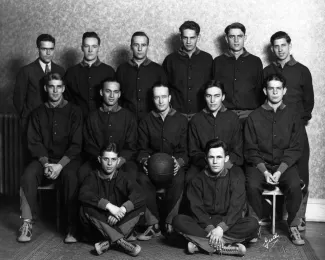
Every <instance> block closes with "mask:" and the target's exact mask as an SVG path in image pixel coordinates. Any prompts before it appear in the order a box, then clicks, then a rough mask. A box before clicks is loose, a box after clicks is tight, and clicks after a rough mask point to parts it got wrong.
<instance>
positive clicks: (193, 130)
mask: <svg viewBox="0 0 325 260" xmlns="http://www.w3.org/2000/svg"><path fill="white" fill-rule="evenodd" d="M204 93H205V94H204V97H205V101H206V108H204V109H203V110H202V111H200V112H199V113H197V114H196V115H194V116H193V118H192V120H191V121H190V122H189V138H188V139H189V145H188V146H189V156H190V163H191V166H190V169H189V170H188V171H187V174H186V183H189V181H190V180H191V179H192V178H193V177H195V175H196V174H198V173H199V172H200V171H202V170H203V169H204V168H205V167H206V165H207V164H206V160H205V154H204V148H205V146H206V144H207V142H208V141H210V140H211V139H215V138H219V139H220V140H223V141H224V142H225V143H226V144H227V146H228V149H229V160H227V163H226V166H225V167H226V168H227V169H230V168H231V167H232V166H233V164H235V165H237V166H240V165H242V164H243V151H242V150H243V137H242V131H241V124H240V122H239V119H238V116H237V115H236V114H235V113H234V112H232V111H230V110H227V108H226V107H225V106H224V105H223V103H222V102H223V101H224V100H225V92H224V85H223V84H222V83H221V82H220V81H215V80H211V81H209V82H208V83H207V84H206V86H205V87H204Z"/></svg>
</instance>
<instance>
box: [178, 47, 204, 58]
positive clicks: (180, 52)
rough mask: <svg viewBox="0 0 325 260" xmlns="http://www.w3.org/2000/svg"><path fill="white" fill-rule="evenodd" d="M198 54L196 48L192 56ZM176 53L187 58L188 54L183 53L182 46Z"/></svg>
mask: <svg viewBox="0 0 325 260" xmlns="http://www.w3.org/2000/svg"><path fill="white" fill-rule="evenodd" d="M200 52H201V50H200V49H199V48H198V47H196V49H195V51H194V52H193V55H198V54H199V53H200ZM178 53H179V54H180V55H182V56H187V57H188V53H187V52H186V51H185V49H184V47H183V46H182V47H181V48H179V50H178Z"/></svg>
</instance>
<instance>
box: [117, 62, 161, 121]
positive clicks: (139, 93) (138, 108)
mask: <svg viewBox="0 0 325 260" xmlns="http://www.w3.org/2000/svg"><path fill="white" fill-rule="evenodd" d="M116 78H117V80H118V82H120V84H121V90H122V95H121V105H122V107H124V108H127V109H129V110H130V111H131V112H133V113H134V114H135V115H136V116H137V119H138V120H140V119H142V118H143V117H144V116H145V115H146V114H147V113H149V112H150V111H151V110H152V109H153V108H154V106H153V102H152V90H151V87H152V86H153V85H154V83H156V82H162V83H165V84H166V83H167V78H166V75H165V72H164V69H163V68H162V67H161V66H160V65H158V64H157V63H155V62H153V61H151V60H149V59H147V60H145V61H144V62H143V63H142V64H141V65H140V66H139V67H138V65H137V64H136V63H135V62H133V61H132V60H131V61H129V62H126V63H124V64H122V65H120V66H119V67H118V68H117V71H116Z"/></svg>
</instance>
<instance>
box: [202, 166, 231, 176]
mask: <svg viewBox="0 0 325 260" xmlns="http://www.w3.org/2000/svg"><path fill="white" fill-rule="evenodd" d="M204 174H205V175H206V176H208V177H210V178H212V179H218V178H220V177H225V176H226V175H227V174H228V169H226V168H223V170H222V171H221V172H219V173H218V174H217V175H214V174H212V173H211V170H210V169H209V168H206V169H204Z"/></svg>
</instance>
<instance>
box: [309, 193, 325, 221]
mask: <svg viewBox="0 0 325 260" xmlns="http://www.w3.org/2000/svg"><path fill="white" fill-rule="evenodd" d="M306 220H307V221H314V222H325V199H311V198H309V199H308V204H307V211H306Z"/></svg>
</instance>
